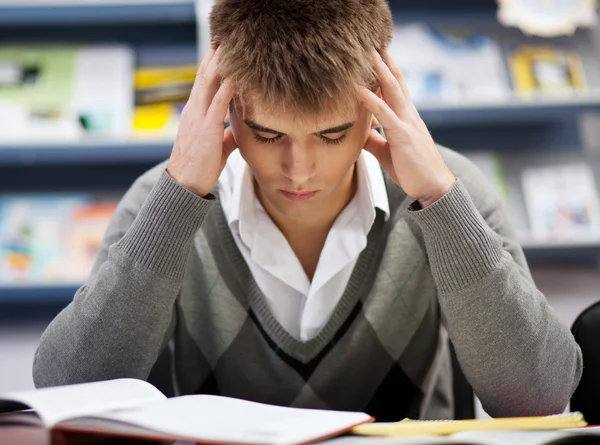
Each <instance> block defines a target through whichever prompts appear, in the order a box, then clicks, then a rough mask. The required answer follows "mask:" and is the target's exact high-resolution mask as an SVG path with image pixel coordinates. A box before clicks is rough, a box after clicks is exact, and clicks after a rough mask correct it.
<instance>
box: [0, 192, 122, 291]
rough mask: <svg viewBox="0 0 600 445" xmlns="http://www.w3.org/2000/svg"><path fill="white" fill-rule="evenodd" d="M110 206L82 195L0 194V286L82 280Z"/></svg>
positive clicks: (100, 235) (89, 266) (98, 243)
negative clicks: (0, 195)
mask: <svg viewBox="0 0 600 445" xmlns="http://www.w3.org/2000/svg"><path fill="white" fill-rule="evenodd" d="M114 206H115V205H114V203H108V204H97V203H95V202H94V200H93V199H92V197H91V196H89V195H86V194H45V195H39V194H35V195H34V194H14V195H4V196H2V197H0V286H2V285H35V284H40V285H43V284H72V283H77V284H80V283H81V282H83V281H84V280H85V278H86V276H87V274H88V273H89V271H90V270H91V267H92V265H93V261H94V259H95V256H96V254H97V251H98V247H99V245H100V242H101V240H102V236H103V235H104V231H105V230H106V227H107V225H108V221H109V219H110V217H111V215H112V213H113V211H114Z"/></svg>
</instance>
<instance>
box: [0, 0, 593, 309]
mask: <svg viewBox="0 0 600 445" xmlns="http://www.w3.org/2000/svg"><path fill="white" fill-rule="evenodd" d="M200 2H202V0H201V1H200ZM204 3H205V4H204ZM204 3H203V4H204V6H205V9H206V4H208V3H210V0H204ZM389 3H390V6H391V8H392V11H393V13H394V18H395V21H396V22H397V23H411V22H425V23H428V24H430V25H432V26H450V27H464V28H468V29H473V30H483V31H485V32H489V33H491V34H493V35H494V36H495V37H497V38H498V39H499V40H500V41H501V42H502V44H503V45H504V46H507V45H512V44H515V43H518V42H522V41H536V42H538V41H540V40H539V39H530V38H527V37H525V36H523V35H522V34H521V33H520V32H519V31H517V30H514V29H505V28H502V27H501V26H500V25H498V23H497V22H496V20H495V8H496V2H495V0H457V1H454V2H447V1H445V0H389ZM199 15H200V16H202V14H198V13H197V10H196V5H195V2H194V1H192V0H145V1H142V0H139V1H138V0H68V1H67V0H65V1H52V0H39V1H33V0H9V1H6V0H0V47H1V46H2V45H3V44H7V43H10V44H14V43H16V42H19V43H25V44H26V43H39V42H61V43H62V42H64V43H75V42H81V43H92V44H93V43H103V42H110V43H125V44H128V45H130V46H131V48H132V49H133V50H134V52H135V55H136V63H137V65H138V66H140V65H141V66H147V65H153V64H179V63H196V60H197V56H198V52H199V50H198V48H199V46H203V45H205V44H206V42H203V41H199V40H200V37H199V36H202V35H204V36H205V35H206V21H205V20H203V19H200V22H197V20H198V19H197V17H198V16H199ZM597 34H598V33H597V32H596V31H580V32H577V33H576V35H575V36H574V37H572V38H569V39H567V40H568V43H569V44H570V45H575V46H576V47H577V48H578V50H579V51H580V52H581V55H582V58H583V60H584V65H585V67H584V68H585V71H586V74H587V75H588V80H589V84H590V91H589V94H587V95H585V96H578V97H574V96H572V97H555V98H538V99H535V100H524V99H522V98H519V97H517V96H515V95H512V96H508V97H505V98H503V99H501V100H500V99H496V100H487V101H484V100H477V99H473V100H466V101H463V100H461V101H454V102H423V103H417V107H418V109H419V111H420V113H421V115H422V116H423V118H424V120H425V121H426V123H427V124H428V126H429V128H430V130H431V131H432V134H433V135H434V138H435V139H436V140H437V141H438V142H439V143H441V144H442V145H446V146H449V147H451V148H454V149H457V150H458V151H464V152H465V154H468V152H469V150H492V151H494V152H497V153H499V154H501V155H502V156H507V157H508V158H510V159H512V160H511V161H510V164H511V165H513V166H514V165H519V164H520V156H521V155H523V154H524V153H526V154H527V155H528V156H530V157H531V158H532V159H536V158H537V159H539V158H540V157H542V158H544V157H546V156H554V157H557V158H560V157H561V156H565V153H566V154H568V157H569V159H584V157H585V156H586V154H585V152H584V150H583V148H582V140H581V135H580V128H579V118H580V116H581V115H582V114H583V113H589V112H598V111H600V57H598V56H599V55H600V49H599V46H598V43H599V42H600V38H598V35H597ZM559 40H560V39H559ZM561 41H565V39H562V40H561ZM465 69H468V67H465ZM171 146H172V138H169V137H162V138H160V139H137V138H119V139H101V138H86V139H81V140H78V141H70V142H63V143H61V142H51V141H43V142H34V141H22V142H7V141H2V140H0V190H2V192H5V191H6V192H13V191H28V192H31V191H36V190H45V189H48V190H60V191H74V190H100V191H105V190H124V189H125V188H126V187H127V186H128V185H129V184H131V183H132V182H133V180H134V179H135V178H136V177H137V176H139V175H140V174H141V173H142V172H144V171H145V170H147V169H149V168H151V167H152V166H153V165H155V164H156V163H158V162H160V161H162V160H164V159H166V158H167V157H168V155H169V153H170V150H171ZM596 171H599V170H596ZM512 179H513V180H516V179H515V178H514V177H513V178H512ZM514 193H518V190H517V191H515V192H514ZM517 207H518V209H517V213H518V212H521V219H522V217H523V214H522V212H523V208H522V203H520V202H518V203H517ZM519 224H523V221H522V220H520V221H519ZM523 245H524V248H525V251H526V253H527V255H528V257H529V258H530V259H531V260H532V261H559V262H565V261H574V262H586V263H589V264H595V265H598V264H600V259H599V258H600V240H589V241H588V242H580V243H575V244H574V243H550V244H549V243H537V242H533V241H524V242H523ZM76 289H77V286H76V285H74V284H70V285H59V286H56V285H48V286H44V285H31V286H28V285H23V286H18V287H17V286H12V287H6V286H4V287H3V286H1V285H0V312H2V310H1V308H2V307H3V305H4V306H6V305H19V304H21V305H23V304H24V305H39V304H42V303H52V304H55V305H57V306H63V305H64V304H66V303H67V302H68V301H70V300H71V298H72V296H73V294H74V292H75V290H76Z"/></svg>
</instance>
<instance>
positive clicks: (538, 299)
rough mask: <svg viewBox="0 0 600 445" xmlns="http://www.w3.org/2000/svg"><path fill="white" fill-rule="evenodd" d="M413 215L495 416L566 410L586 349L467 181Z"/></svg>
mask: <svg viewBox="0 0 600 445" xmlns="http://www.w3.org/2000/svg"><path fill="white" fill-rule="evenodd" d="M412 216H413V218H414V219H415V220H416V222H417V223H418V224H419V226H420V227H421V229H422V231H423V236H424V239H425V244H426V249H427V253H428V257H429V261H430V264H431V268H432V272H433V275H434V279H435V281H436V285H437V287H438V290H439V300H440V306H441V309H442V314H443V317H444V319H445V322H446V326H447V329H448V332H449V334H450V338H451V340H452V342H453V344H454V346H455V348H456V352H457V356H458V358H459V361H460V363H461V367H462V369H463V371H464V372H465V375H466V376H467V378H468V379H469V381H470V383H471V385H472V386H473V388H474V390H475V392H476V394H477V395H478V397H479V398H480V399H481V401H482V404H483V406H484V408H485V409H486V410H487V411H488V412H489V413H490V414H491V415H494V416H506V415H533V414H551V413H557V412H561V411H563V410H564V408H565V406H566V405H567V403H568V401H569V398H570V396H571V394H572V392H573V391H574V390H575V387H576V385H577V383H578V381H579V378H580V375H581V366H582V365H581V354H580V351H579V348H578V346H577V345H576V343H575V341H574V339H573V337H572V336H571V334H570V332H569V330H568V329H567V327H565V326H563V325H562V324H561V323H560V322H559V320H558V318H557V317H556V315H555V314H554V312H553V310H552V309H551V308H550V307H549V305H548V303H547V302H546V299H545V298H544V296H543V295H542V294H541V292H539V291H538V290H537V289H536V287H535V285H534V283H533V281H532V280H531V279H530V278H529V277H528V276H527V274H525V273H523V270H524V268H523V267H521V266H522V265H519V264H517V262H515V259H514V258H513V257H512V256H511V255H510V254H509V253H508V252H506V251H505V250H504V248H503V239H502V237H501V236H500V235H499V234H498V233H496V231H494V230H492V229H491V228H490V227H489V226H488V224H487V223H486V221H485V220H484V219H483V217H482V216H481V215H480V214H479V213H478V211H477V209H476V208H475V206H474V204H473V202H472V201H471V199H470V197H469V194H468V192H467V191H466V189H465V188H464V186H463V185H462V183H460V182H459V183H457V184H456V185H455V187H453V188H452V189H451V190H450V192H449V193H448V194H447V195H445V196H444V197H443V198H442V199H440V200H439V201H438V202H436V203H435V204H433V205H432V206H430V207H429V208H427V209H424V210H421V211H418V212H413V215H412ZM500 231H502V230H500Z"/></svg>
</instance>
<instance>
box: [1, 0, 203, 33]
mask: <svg viewBox="0 0 600 445" xmlns="http://www.w3.org/2000/svg"><path fill="white" fill-rule="evenodd" d="M194 20H195V10H194V2H193V1H192V0H162V1H160V0H156V1H152V0H146V1H135V0H128V1H127V0H125V1H120V0H91V1H27V0H25V1H18V0H12V1H9V2H8V3H7V2H2V3H0V26H2V27H8V26H11V27H17V26H35V25H43V26H47V25H72V24H77V25H85V24H98V23H109V24H111V25H117V24H123V23H127V24H133V23H168V22H171V23H188V22H193V21H194Z"/></svg>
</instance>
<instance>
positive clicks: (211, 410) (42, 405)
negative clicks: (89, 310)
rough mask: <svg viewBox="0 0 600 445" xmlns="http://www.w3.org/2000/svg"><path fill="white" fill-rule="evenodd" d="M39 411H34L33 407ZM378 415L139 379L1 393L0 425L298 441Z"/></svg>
mask: <svg viewBox="0 0 600 445" xmlns="http://www.w3.org/2000/svg"><path fill="white" fill-rule="evenodd" d="M26 410H34V411H26ZM372 420H373V419H372V418H371V417H370V416H369V415H368V414H364V413H355V412H341V411H324V410H311V409H300V408H286V407H279V406H272V405H265V404H261V403H255V402H248V401H244V400H238V399H232V398H228V397H220V396H210V395H190V396H181V397H174V398H171V399H167V398H166V397H165V396H164V395H163V394H162V393H161V392H160V391H158V390H157V389H156V388H155V387H154V386H152V385H151V384H149V383H147V382H144V381H141V380H135V379H117V380H108V381H103V382H94V383H83V384H78V385H70V386H60V387H55V388H45V389H39V390H37V391H24V392H18V393H11V394H5V395H3V396H2V395H0V426H1V425H3V424H14V423H17V424H23V423H26V424H37V425H40V426H44V427H47V428H50V429H52V430H54V431H61V432H76V433H90V434H101V435H107V436H113V435H114V436H122V437H132V438H140V439H151V440H165V441H184V442H195V443H208V442H210V443H239V444H265V445H266V444H272V445H297V444H303V443H309V442H313V441H318V440H323V439H326V438H329V437H334V436H337V435H339V434H342V433H344V432H346V431H348V430H350V429H351V428H353V427H354V426H357V425H360V424H362V423H366V422H370V421H372Z"/></svg>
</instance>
